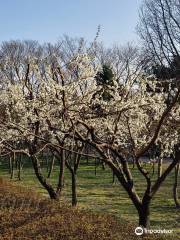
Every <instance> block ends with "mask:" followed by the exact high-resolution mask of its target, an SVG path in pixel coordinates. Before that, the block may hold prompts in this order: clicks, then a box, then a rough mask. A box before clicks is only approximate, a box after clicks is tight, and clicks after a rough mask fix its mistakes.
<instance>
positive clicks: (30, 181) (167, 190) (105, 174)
mask: <svg viewBox="0 0 180 240" xmlns="http://www.w3.org/2000/svg"><path fill="white" fill-rule="evenodd" d="M29 161H30V160H27V161H24V167H23V171H22V181H19V184H22V185H26V186H30V187H33V188H34V189H35V190H36V191H38V192H40V193H42V194H45V195H47V193H46V191H45V190H44V189H43V188H42V187H41V185H40V184H39V182H38V180H37V179H36V177H35V175H34V171H33V169H32V167H31V164H30V162H29ZM43 172H44V174H47V170H46V166H45V163H44V168H43ZM132 174H133V176H134V179H135V187H136V190H137V192H138V193H139V194H142V193H143V191H144V187H145V180H144V178H143V177H142V176H141V175H140V174H139V173H138V171H137V169H133V170H132ZM0 176H3V177H7V178H9V174H8V164H7V161H3V160H1V165H0ZM155 176H157V173H156V172H155ZM77 177H78V179H77V183H78V187H77V192H78V207H79V208H84V209H86V210H93V211H96V212H101V213H102V212H105V213H111V214H113V215H116V216H117V217H119V219H120V220H121V221H125V220H129V221H132V222H134V223H137V221H138V218H137V212H136V209H135V208H134V206H133V205H132V203H131V201H130V200H129V198H128V196H127V193H126V192H125V191H124V190H123V188H122V187H121V186H120V185H119V183H118V182H117V180H116V182H115V183H114V184H112V173H111V171H110V169H109V168H108V167H106V169H105V170H103V169H102V166H101V165H99V166H98V167H97V169H96V175H95V166H94V161H90V162H89V164H87V163H86V160H82V161H81V163H80V166H79V169H78V175H77ZM173 178H174V172H172V173H171V174H170V176H168V177H167V179H166V181H165V182H164V184H163V185H162V187H161V188H160V191H159V192H158V193H157V194H156V196H155V198H154V199H153V201H152V204H151V228H152V229H159V228H160V229H163V228H165V229H173V230H174V233H175V234H178V233H180V211H179V210H177V209H176V208H175V207H174V201H173V198H172V184H173ZM57 179H58V166H57V165H56V166H55V168H54V170H53V174H52V176H51V179H50V181H51V183H52V184H54V185H55V184H56V182H57ZM13 181H17V179H16V175H15V178H14V180H13ZM179 191H180V189H179ZM62 201H63V202H65V203H67V204H69V205H70V204H71V178H70V175H69V172H68V169H66V170H65V188H64V191H63V196H62Z"/></svg>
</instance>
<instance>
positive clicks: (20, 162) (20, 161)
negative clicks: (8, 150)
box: [18, 155, 22, 181]
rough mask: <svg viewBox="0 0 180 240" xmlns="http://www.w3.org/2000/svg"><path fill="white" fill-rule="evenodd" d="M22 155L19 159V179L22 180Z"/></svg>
mask: <svg viewBox="0 0 180 240" xmlns="http://www.w3.org/2000/svg"><path fill="white" fill-rule="evenodd" d="M21 169H22V155H20V156H19V159H18V180H19V181H21Z"/></svg>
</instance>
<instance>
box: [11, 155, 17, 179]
mask: <svg viewBox="0 0 180 240" xmlns="http://www.w3.org/2000/svg"><path fill="white" fill-rule="evenodd" d="M15 160H16V155H15V153H13V157H12V167H11V179H13V177H14V163H15Z"/></svg>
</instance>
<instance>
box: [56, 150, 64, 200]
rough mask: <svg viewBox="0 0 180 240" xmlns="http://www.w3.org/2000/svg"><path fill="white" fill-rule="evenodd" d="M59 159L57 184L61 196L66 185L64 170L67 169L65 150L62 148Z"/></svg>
mask: <svg viewBox="0 0 180 240" xmlns="http://www.w3.org/2000/svg"><path fill="white" fill-rule="evenodd" d="M58 160H59V168H60V169H59V181H58V186H57V193H58V194H59V196H60V195H61V193H62V189H63V187H64V170H65V151H64V150H61V152H60V156H59V157H58Z"/></svg>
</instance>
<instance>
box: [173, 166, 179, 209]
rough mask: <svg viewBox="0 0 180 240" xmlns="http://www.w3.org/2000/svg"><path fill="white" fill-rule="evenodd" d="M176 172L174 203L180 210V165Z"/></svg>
mask: <svg viewBox="0 0 180 240" xmlns="http://www.w3.org/2000/svg"><path fill="white" fill-rule="evenodd" d="M174 172H175V178H174V186H173V198H174V202H175V205H176V207H177V208H180V202H179V199H178V190H177V187H178V176H179V164H178V165H177V166H176V167H175V169H174Z"/></svg>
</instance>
